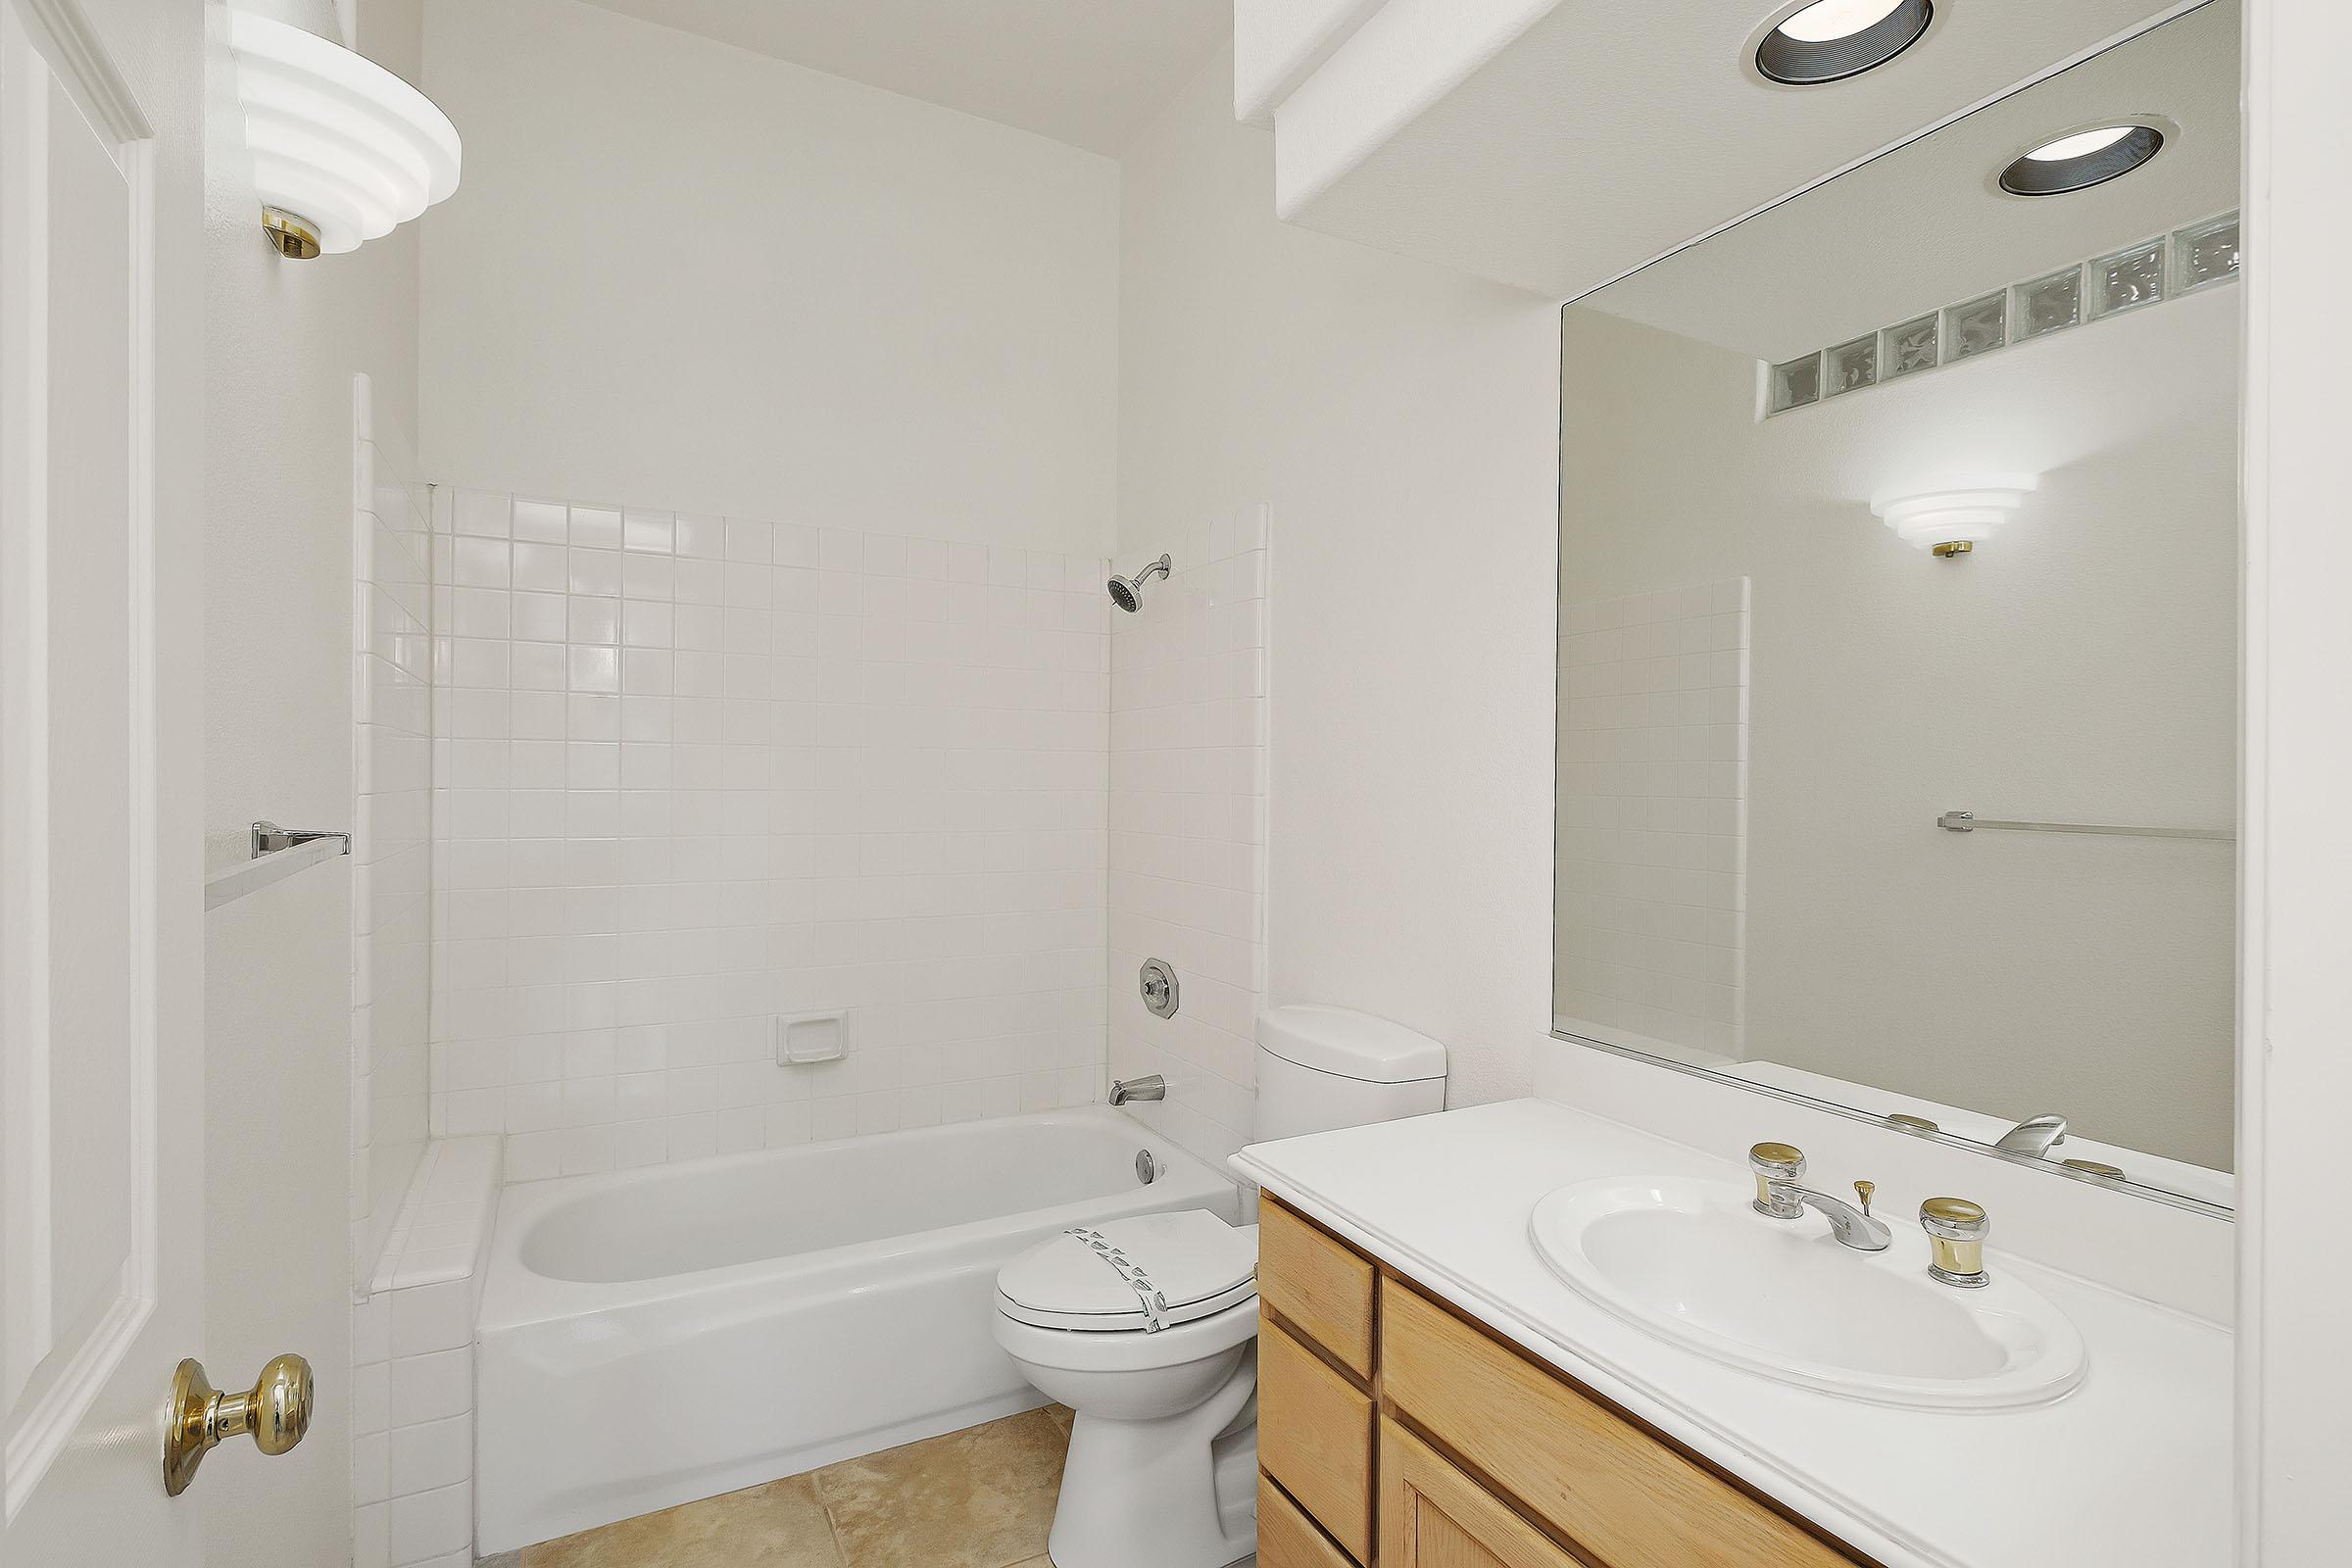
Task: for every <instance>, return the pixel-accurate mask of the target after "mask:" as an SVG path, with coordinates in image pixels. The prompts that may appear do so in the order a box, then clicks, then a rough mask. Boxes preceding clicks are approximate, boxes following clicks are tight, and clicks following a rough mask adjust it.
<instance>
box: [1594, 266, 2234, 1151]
mask: <svg viewBox="0 0 2352 1568" xmlns="http://www.w3.org/2000/svg"><path fill="white" fill-rule="evenodd" d="M2237 305H2238V300H2237V290H2236V289H2235V287H2234V286H2231V285H2224V286H2222V287H2219V288H2214V289H2209V290H2207V291H2206V292H2203V293H2200V294H2195V295H2191V296H2189V297H2187V298H2183V299H2178V300H2170V301H2166V302H2164V303H2162V304H2159V305H2155V306H2152V307H2149V308H2147V309H2143V310H2140V311H2137V312H2134V313H2132V314H2130V315H2127V316H2122V317H2117V318H2115V319H2109V320H2103V321H2096V322H2092V323H2090V324H2089V325H2086V326H2082V327H2077V328H2075V329H2073V330H2071V331H2068V332H2064V333H2061V334H2058V335H2056V336H2052V337H2048V338H2044V339H2039V340H2036V341H2033V342H2028V343H2023V344H2019V345H2017V346H2014V347H2012V348H2009V349H2006V350H2004V351H2002V352H2001V353H1999V354H1996V355H1991V356H1988V357H1986V358H1985V359H1982V360H1976V361H1972V362H1969V363H1966V364H1961V365H1955V366H1950V367H1947V368H1943V369H1939V370H1935V371H1932V372H1929V373H1927V374H1923V375H1918V376H1915V377H1912V378H1909V379H1906V380H1902V381H1898V382H1895V383H1893V384H1890V385H1886V386H1881V387H1877V388H1874V389H1871V390H1868V391H1863V392H1858V393H1854V394H1851V395H1849V396H1846V397H1841V398H1838V399H1835V400H1833V401H1831V402H1829V403H1826V404H1823V405H1821V406H1819V407H1816V408H1807V409H1801V410H1798V411H1796V412H1794V413H1791V414H1789V415H1786V416H1783V417H1778V418H1773V419H1769V420H1765V421H1763V422H1761V423H1759V422H1758V421H1757V420H1756V418H1755V417H1754V398H1755V386H1756V366H1755V362H1754V361H1753V360H1752V359H1749V358H1746V357H1745V356H1743V355H1740V354H1737V353H1734V352H1731V351H1729V350H1723V349H1717V348H1713V347H1710V346H1707V345H1704V344H1700V343H1698V342H1696V341H1694V340H1692V339H1689V338H1683V337H1677V336H1674V335H1672V334H1669V333H1665V332H1660V331H1657V330H1655V329H1654V328H1649V327H1641V326H1635V325H1633V324H1631V323H1628V322H1625V321H1622V320H1619V319H1614V318H1610V317H1604V316H1602V315H1600V314H1599V313H1598V312H1596V311H1591V310H1572V311H1570V312H1569V313H1568V318H1567V330H1566V334H1565V354H1566V357H1567V365H1568V370H1567V376H1566V382H1565V385H1566V391H1565V393H1564V399H1565V403H1566V408H1565V410H1564V419H1563V424H1564V432H1563V437H1562V440H1563V451H1564V456H1563V461H1562V466H1563V476H1564V485H1563V512H1562V517H1563V532H1562V543H1561V552H1562V562H1561V577H1562V582H1563V593H1564V595H1565V596H1566V597H1567V598H1569V599H1571V600H1582V599H1593V598H1604V597H1612V596H1617V595H1624V594H1648V593H1657V592H1660V591H1664V590H1681V589H1687V588H1690V587H1692V586H1694V585H1697V584H1702V583H1707V582H1712V581H1716V580H1718V579H1720V578H1722V577H1723V576H1725V575H1727V574H1742V575H1746V576H1748V577H1750V578H1751V579H1752V587H1751V602H1752V603H1751V611H1750V630H1749V641H1750V647H1749V655H1748V657H1749V662H1750V681H1751V689H1750V700H1749V726H1750V727H1749V742H1748V748H1747V775H1748V776H1747V797H1746V798H1747V813H1746V841H1747V854H1746V860H1747V876H1746V902H1745V910H1746V953H1747V958H1746V965H1745V985H1744V1011H1745V1040H1744V1048H1745V1056H1746V1059H1749V1060H1758V1061H1772V1062H1778V1063H1782V1064H1784V1065H1788V1066H1793V1067H1798V1068H1803V1069H1807V1070H1810V1071H1815V1072H1821V1073H1827V1074H1829V1075H1831V1076H1833V1077H1836V1078H1840V1079H1845V1080H1848V1081H1852V1082H1859V1083H1864V1084H1870V1085H1875V1086H1877V1087H1879V1088H1883V1089H1887V1090H1893V1091H1898V1092H1900V1093H1903V1094H1908V1095H1917V1096H1920V1097H1923V1098H1925V1099H1928V1100H1931V1101H1936V1102H1940V1103H1944V1104H1949V1105H1960V1106H1966V1107H1969V1108H1971V1109H1976V1110H1982V1111H1985V1112H1988V1113H1991V1114H1994V1115H1998V1116H2004V1117H2007V1118H2009V1119H2012V1120H2016V1119H2022V1118H2024V1117H2026V1116H2030V1115H2034V1114H2036V1113H2039V1112H2043V1111H2057V1112H2060V1113H2063V1114H2064V1115H2066V1116H2067V1118H2068V1119H2069V1120H2070V1121H2071V1122H2072V1123H2073V1124H2074V1125H2075V1126H2076V1127H2077V1129H2078V1130H2080V1131H2081V1132H2082V1133H2083V1134H2084V1135H2085V1136H2088V1137H2090V1138H2093V1139H2097V1140H2100V1141H2103V1142H2107V1143H2111V1144H2117V1145H2121V1146H2123V1147H2124V1148H2126V1149H2136V1150H2145V1151H2148V1152H2154V1153H2159V1154H2163V1155H2167V1156H2170V1157H2173V1158H2179V1159H2185V1160H2188V1161H2191V1162H2193V1163H2196V1164H2201V1165H2208V1166H2217V1167H2222V1168H2227V1167H2228V1165H2229V1141H2230V1140H2229V1122H2230V1094H2229V1074H2230V1049H2229V1041H2230V1037H2231V1027H2230V1012H2231V1005H2232V998H2233V992H2234V987H2233V984H2232V979H2231V966H2232V963H2233V961H2234V959H2233V947H2234V911H2233V907H2232V903H2233V901H2232V895H2231V886H2232V878H2233V875H2234V869H2235V865H2234V858H2233V857H2232V854H2231V851H2230V847H2229V845H2228V844H2216V843H2195V842H2177V841H2158V840H2150V839H2134V838H2094V837H2087V836H2083V837H2073V836H2056V835H2048V834H1993V833H1977V834H1972V835H1968V836H1966V837H1961V836H1957V835H1952V834H1947V833H1943V832H1940V831H1938V830H1937V829H1936V827H1935V826H1934V822H1935V818H1936V816H1937V815H1938V814H1939V813H1940V812H1943V811H1946V810H1952V809H1966V810H1974V811H1976V812H1977V813H1978V814H1980V815H1983V816H1988V817H2024V818H2030V819H2039V820H2057V821H2090V822H2124V823H2151V824H2158V825H2163V824H2171V825H2176V826H2190V827H2218V828H2227V827H2229V826H2230V825H2231V824H2232V822H2233V819H2234V817H2235V814H2236V812H2235V808H2236V801H2235V787H2234V778H2233V768H2234V759H2235V756H2236V744H2235V732H2236V722H2237V687H2236V661H2235V659H2234V658H2233V657H2232V652H2231V650H2232V648H2233V646H2234V644H2235V640H2236V635H2237V623H2236V605H2235V596H2234V583H2235V580H2236V573H2235V570H2234V555H2235V545H2236V541H2235V534H2234V530H2233V529H2232V528H2231V526H2230V520H2229V519H2230V516H2231V510H2232V502H2231V493H2230V492H2231V485H2232V483H2233V482H2234V478H2235V474H2236V384H2235V380H2234V378H2233V376H2232V375H2231V373H2230V367H2232V366H2233V365H2234V364H2235V363H2236V358H2237V343H2238V332H2237ZM1955 465H1956V466H1955ZM1985 467H1990V468H1993V469H1999V470H2007V469H2011V468H2015V469H2021V470H2023V471H2025V472H2028V473H2033V474H2038V475H2039V476H2040V479H2041V488H2040V489H2039V490H2038V491H2037V492H2036V493H2035V494H2034V496H2033V497H2032V498H2031V499H2030V501H2029V502H2028V504H2027V506H2026V507H2025V508H2024V509H2023V511H2022V512H2021V514H2020V516H2019V519H2018V520H2017V521H2015V522H2013V523H2011V524H2010V525H2008V526H2007V527H2006V528H2004V529H2003V531H2002V532H2001V533H1999V534H1998V535H1996V536H1995V537H1994V538H1992V539H1991V540H1989V541H1987V542H1986V543H1985V544H1984V545H1983V546H1981V547H1980V548H1979V549H1978V551H1977V552H1976V553H1975V554H1974V555H1972V556H1970V557H1968V558H1966V559H1965V560H1961V561H1953V562H1946V561H1938V560H1936V559H1935V558H1934V557H1932V556H1930V555H1929V554H1927V553H1926V552H1925V551H1923V550H1919V549H1916V548H1914V547H1913V546H1911V545H1908V544H1905V543H1904V542H1903V541H1902V540H1900V539H1898V538H1897V537H1896V536H1895V535H1894V533H1893V532H1892V531H1891V530H1889V529H1888V528H1887V527H1886V526H1885V525H1884V524H1883V523H1881V522H1880V521H1879V520H1878V519H1877V518H1876V517H1874V516H1872V515H1871V514H1870V511H1869V506H1868V501H1869V498H1870V497H1871V496H1872V495H1874V494H1878V493H1881V492H1883V491H1887V490H1900V489H1903V488H1905V487H1919V486H1923V485H1924V486H1932V485H1934V484H1936V483H1938V482H1942V481H1945V480H1949V479H1954V478H1960V477H1964V476H1965V475H1967V474H1968V473H1970V472H1972V471H1982V470H1983V469H1984V468H1985ZM1620 733H1621V734H1622V735H1624V736H1626V737H1628V738H1629V739H1631V740H1638V739H1639V738H1640V735H1639V732H1638V731H1632V730H1628V731H1621V732H1620ZM1580 843H1581V841H1580V840H1576V839H1570V840H1566V841H1564V842H1563V853H1564V854H1565V853H1566V852H1567V850H1568V849H1569V848H1571V847H1575V846H1577V845H1579V844H1580ZM1574 880H1575V879H1574V878H1571V879H1570V881H1571V883H1573V882H1574ZM1682 1043H1683V1044H1687V1045H1701V1046H1710V1047H1714V1048H1716V1049H1720V1045H1719V1043H1718V1042H1716V1041H1714V1040H1713V1039H1702V1038H1689V1039H1685V1040H1683V1041H1682Z"/></svg>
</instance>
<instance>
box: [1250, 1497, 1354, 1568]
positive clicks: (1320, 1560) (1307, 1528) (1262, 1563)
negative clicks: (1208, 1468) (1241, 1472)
mask: <svg viewBox="0 0 2352 1568" xmlns="http://www.w3.org/2000/svg"><path fill="white" fill-rule="evenodd" d="M1257 1568H1352V1565H1351V1564H1350V1563H1349V1562H1348V1554H1347V1553H1346V1552H1344V1551H1342V1550H1341V1549H1340V1548H1339V1547H1337V1546H1335V1545H1333V1544H1331V1543H1330V1542H1329V1541H1327V1540H1325V1539H1324V1536H1323V1532H1322V1531H1320V1530H1317V1529H1316V1528H1315V1524H1314V1521H1313V1520H1311V1519H1309V1518H1307V1516H1306V1515H1304V1514H1302V1513H1300V1512H1299V1505H1298V1504H1297V1503H1295V1502H1293V1501H1291V1499H1290V1498H1288V1497H1286V1496H1284V1495H1283V1494H1282V1489H1281V1488H1280V1487H1278V1486H1276V1485H1275V1484H1274V1483H1273V1482H1271V1481H1268V1480H1267V1479H1266V1478H1265V1477H1264V1476H1262V1475H1261V1476H1259V1477H1258V1478H1257Z"/></svg>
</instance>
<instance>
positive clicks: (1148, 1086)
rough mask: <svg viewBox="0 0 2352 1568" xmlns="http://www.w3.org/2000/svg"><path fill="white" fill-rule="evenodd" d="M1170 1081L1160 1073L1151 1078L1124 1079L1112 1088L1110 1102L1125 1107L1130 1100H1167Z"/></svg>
mask: <svg viewBox="0 0 2352 1568" xmlns="http://www.w3.org/2000/svg"><path fill="white" fill-rule="evenodd" d="M1167 1098H1168V1081H1167V1079H1165V1078H1163V1077H1162V1076H1160V1075H1159V1074H1158V1073H1153V1074H1152V1076H1151V1077H1149V1078H1123V1079H1120V1080H1118V1081H1117V1082H1115V1083H1113V1084H1112V1085H1111V1086H1110V1103H1112V1104H1114V1105H1124V1104H1125V1103H1127V1102H1129V1101H1130V1100H1165V1099H1167Z"/></svg>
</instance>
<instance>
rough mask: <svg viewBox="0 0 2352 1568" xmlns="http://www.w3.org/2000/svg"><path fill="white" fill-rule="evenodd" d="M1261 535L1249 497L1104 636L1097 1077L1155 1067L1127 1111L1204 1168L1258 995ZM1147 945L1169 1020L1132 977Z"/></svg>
mask: <svg viewBox="0 0 2352 1568" xmlns="http://www.w3.org/2000/svg"><path fill="white" fill-rule="evenodd" d="M1267 543H1268V541H1267V517H1266V512H1265V509H1264V508H1262V507H1258V508H1252V509H1250V511H1248V512H1246V513H1244V514H1243V515H1240V516H1239V517H1237V518H1235V519H1233V520H1231V521H1229V522H1219V523H1217V524H1216V525H1214V526H1213V527H1211V528H1210V529H1209V530H1208V539H1207V545H1208V549H1207V552H1206V555H1205V557H1204V559H1201V560H1198V561H1193V562H1186V561H1182V560H1179V561H1178V562H1177V563H1176V569H1175V574H1174V576H1173V578H1172V579H1171V580H1169V581H1166V582H1160V583H1154V584H1152V585H1150V586H1149V587H1148V588H1147V589H1146V597H1145V601H1144V606H1143V609H1142V610H1141V611H1140V612H1138V613H1135V614H1133V615H1126V614H1119V615H1115V616H1114V617H1113V622H1112V632H1111V712H1110V829H1111V832H1110V953H1109V985H1110V1030H1111V1034H1110V1063H1111V1072H1112V1074H1113V1076H1116V1077H1120V1078H1131V1077H1136V1076H1139V1075H1141V1074H1146V1073H1155V1072H1156V1073H1162V1074H1164V1075H1166V1077H1167V1080H1168V1098H1167V1099H1166V1100H1165V1101H1162V1102H1160V1103H1136V1104H1134V1105H1132V1106H1130V1107H1129V1108H1130V1109H1132V1110H1134V1111H1135V1112H1136V1114H1138V1115H1139V1116H1141V1117H1142V1118H1143V1119H1144V1120H1145V1121H1146V1122H1148V1123H1150V1124H1151V1125H1152V1127H1154V1128H1155V1129H1157V1130H1158V1131H1159V1132H1160V1133H1162V1134H1163V1135H1164V1136H1166V1137H1168V1138H1170V1139H1172V1140H1173V1141H1174V1142H1176V1143H1177V1144H1178V1145H1180V1146H1182V1147H1183V1148H1185V1149H1188V1150H1190V1151H1192V1152H1194V1153H1196V1154H1199V1155H1201V1157H1202V1158H1204V1159H1206V1160H1208V1161H1209V1162H1210V1163H1212V1164H1214V1165H1216V1166H1217V1167H1218V1168H1220V1169H1221V1168H1223V1164H1224V1160H1225V1156H1226V1155H1228V1154H1230V1153H1232V1152H1234V1151H1235V1150H1237V1149H1239V1148H1241V1147H1242V1146H1243V1145H1244V1144H1246V1143H1248V1142H1249V1141H1250V1122H1251V1118H1252V1114H1253V1111H1254V1108H1255V1105H1256V1081H1257V1075H1256V1061H1257V1058H1256V1044H1255V1042H1256V1034H1257V1008H1258V1004H1259V1001H1260V999H1261V998H1262V997H1263V995H1264V992H1265V967H1266V948H1265V905H1266V899H1265V889H1266V870H1265V865H1266V720H1267V703H1266V603H1267V601H1266V583H1267ZM1135 553H1136V554H1138V555H1141V554H1143V552H1141V551H1138V552H1135ZM1136 564H1138V563H1134V562H1130V563H1128V564H1127V567H1126V569H1132V568H1133V566H1134V565H1136ZM1152 956H1156V957H1160V958H1164V959H1166V960H1167V961H1168V963H1169V964H1170V965H1171V966H1173V967H1174V968H1175V970H1176V971H1177V976H1178V980H1179V984H1180V988H1181V989H1180V998H1179V1000H1180V1002H1181V1005H1180V1006H1179V1008H1178V1010H1177V1013H1176V1016H1174V1017H1173V1018H1155V1017H1153V1016H1152V1014H1151V1012H1150V1011H1149V1010H1147V1009H1146V1008H1145V1006H1144V1004H1143V1000H1142V997H1141V995H1140V993H1139V991H1138V989H1137V985H1136V971H1137V969H1138V968H1139V967H1140V966H1141V965H1142V963H1143V962H1144V960H1145V959H1146V958H1147V957H1152Z"/></svg>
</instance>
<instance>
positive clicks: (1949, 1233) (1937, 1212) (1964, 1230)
mask: <svg viewBox="0 0 2352 1568" xmlns="http://www.w3.org/2000/svg"><path fill="white" fill-rule="evenodd" d="M1919 1228H1920V1229H1921V1230H1923V1231H1926V1232H1927V1233H1928V1251H1929V1254H1930V1255H1929V1261H1928V1273H1929V1275H1930V1276H1931V1277H1932V1278H1934V1279H1936V1280H1940V1281H1941V1282H1943V1283H1944V1284H1946V1285H1956V1286H1958V1287H1960V1288H1961V1289H1962V1290H1975V1289H1976V1288H1978V1287H1979V1286H1982V1285H1984V1284H1985V1283H1986V1280H1987V1276H1986V1274H1985V1237H1986V1236H1987V1235H1988V1234H1990V1233H1991V1230H1992V1222H1991V1221H1990V1220H1987V1219H1986V1218H1985V1210H1984V1208H1983V1206H1982V1205H1980V1204H1976V1203H1972V1202H1970V1201H1968V1200H1967V1199H1965V1198H1931V1199H1929V1200H1928V1201H1926V1202H1924V1203H1922V1204H1920V1205H1919Z"/></svg>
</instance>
